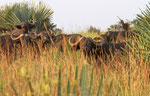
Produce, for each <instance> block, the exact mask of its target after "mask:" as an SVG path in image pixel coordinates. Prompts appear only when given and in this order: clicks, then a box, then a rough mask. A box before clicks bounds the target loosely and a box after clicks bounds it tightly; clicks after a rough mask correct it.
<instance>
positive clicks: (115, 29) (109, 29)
mask: <svg viewBox="0 0 150 96" xmlns="http://www.w3.org/2000/svg"><path fill="white" fill-rule="evenodd" d="M121 30H122V28H121V26H120V24H114V25H110V27H109V28H108V29H107V31H121Z"/></svg>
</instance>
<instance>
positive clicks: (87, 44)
mask: <svg viewBox="0 0 150 96" xmlns="http://www.w3.org/2000/svg"><path fill="white" fill-rule="evenodd" d="M72 38H73V37H72ZM70 40H71V38H70ZM69 44H70V45H71V46H72V47H73V49H74V50H78V49H80V50H81V51H82V52H84V54H85V55H86V56H90V55H92V54H94V53H93V52H94V50H95V49H96V48H97V47H98V46H101V45H102V43H101V42H95V41H94V40H93V39H92V38H91V37H81V38H80V39H78V41H77V42H74V43H73V42H69Z"/></svg>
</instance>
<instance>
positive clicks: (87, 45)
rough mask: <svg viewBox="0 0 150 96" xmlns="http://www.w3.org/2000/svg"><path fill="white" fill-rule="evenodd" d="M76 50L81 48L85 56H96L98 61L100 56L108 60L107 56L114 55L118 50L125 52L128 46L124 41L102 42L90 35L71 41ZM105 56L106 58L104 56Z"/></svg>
mask: <svg viewBox="0 0 150 96" xmlns="http://www.w3.org/2000/svg"><path fill="white" fill-rule="evenodd" d="M69 43H70V45H71V46H72V47H74V49H75V50H79V49H80V50H81V51H82V52H83V53H84V55H85V57H94V58H95V60H96V61H98V60H99V58H102V59H103V60H107V56H110V57H111V56H112V55H114V54H115V53H116V52H119V53H123V52H124V49H125V48H126V42H122V43H108V42H107V43H102V42H95V41H94V40H93V39H92V38H90V37H81V38H80V39H79V41H77V42H75V43H71V42H69ZM103 57H104V58H103Z"/></svg>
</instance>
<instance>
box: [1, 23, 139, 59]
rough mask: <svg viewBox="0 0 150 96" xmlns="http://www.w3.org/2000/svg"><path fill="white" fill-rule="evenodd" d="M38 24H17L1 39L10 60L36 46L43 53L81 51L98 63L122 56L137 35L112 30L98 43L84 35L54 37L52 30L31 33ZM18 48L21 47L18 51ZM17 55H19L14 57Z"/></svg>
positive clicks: (2, 46)
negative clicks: (47, 49) (53, 48)
mask: <svg viewBox="0 0 150 96" xmlns="http://www.w3.org/2000/svg"><path fill="white" fill-rule="evenodd" d="M35 27H36V26H35V25H34V24H32V23H28V22H22V23H21V24H20V25H16V28H15V29H13V30H12V31H11V32H10V34H9V35H3V36H1V37H0V47H1V48H0V53H3V54H5V55H6V56H7V57H9V56H11V53H12V52H14V51H18V50H22V49H24V48H28V47H34V48H35V49H37V50H38V52H39V53H41V50H40V49H44V48H51V47H55V48H58V49H59V50H61V51H62V52H63V51H64V48H66V47H69V48H71V49H72V50H74V51H77V50H80V51H82V52H83V53H84V55H85V56H86V57H91V56H94V57H95V59H96V60H98V59H99V58H101V57H105V59H106V57H107V56H111V55H113V54H115V53H116V52H120V53H122V52H123V51H124V50H125V49H128V48H127V46H126V45H127V42H126V40H127V39H128V38H130V37H131V36H135V35H136V34H137V33H139V32H136V31H128V30H124V31H115V32H114V31H108V32H106V33H105V34H103V35H100V36H99V37H97V38H94V39H101V41H100V42H96V41H95V40H94V39H92V38H91V37H85V36H82V35H80V34H59V35H54V34H52V33H50V32H48V31H42V32H37V31H33V30H32V31H31V29H35ZM18 46H21V47H19V48H20V49H19V48H18ZM13 55H16V54H13Z"/></svg>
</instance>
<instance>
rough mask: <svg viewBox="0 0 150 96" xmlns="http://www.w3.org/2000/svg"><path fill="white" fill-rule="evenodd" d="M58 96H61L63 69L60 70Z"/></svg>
mask: <svg viewBox="0 0 150 96" xmlns="http://www.w3.org/2000/svg"><path fill="white" fill-rule="evenodd" d="M58 96H61V69H59V78H58Z"/></svg>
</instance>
